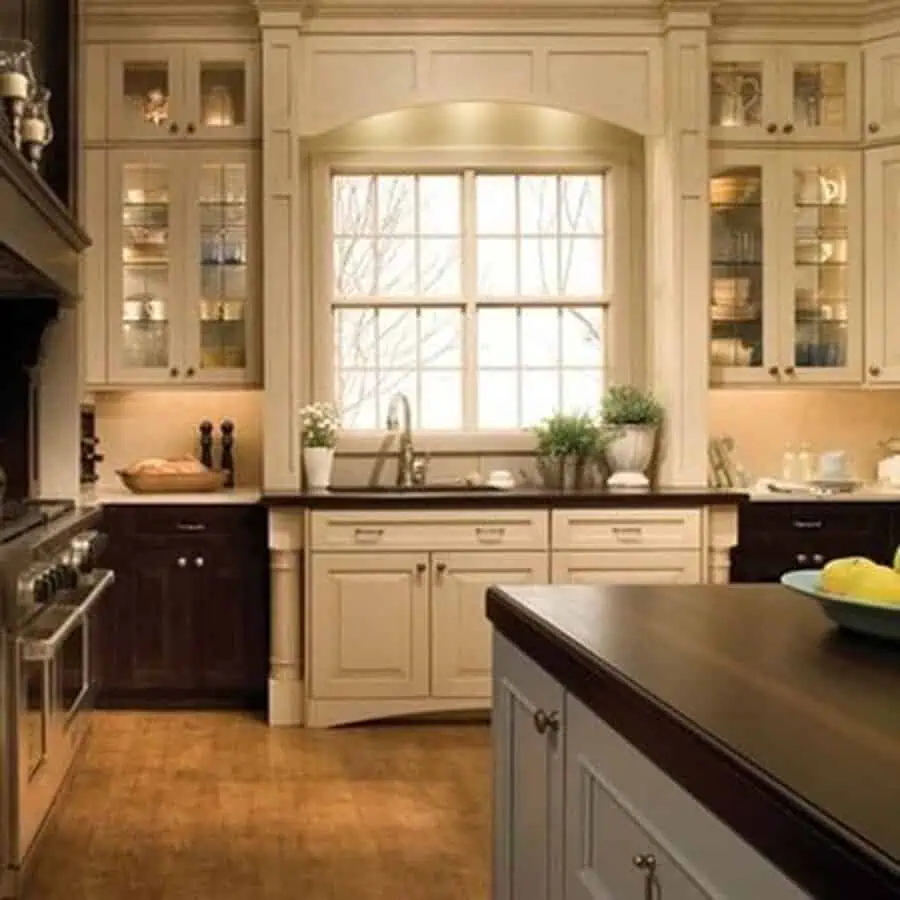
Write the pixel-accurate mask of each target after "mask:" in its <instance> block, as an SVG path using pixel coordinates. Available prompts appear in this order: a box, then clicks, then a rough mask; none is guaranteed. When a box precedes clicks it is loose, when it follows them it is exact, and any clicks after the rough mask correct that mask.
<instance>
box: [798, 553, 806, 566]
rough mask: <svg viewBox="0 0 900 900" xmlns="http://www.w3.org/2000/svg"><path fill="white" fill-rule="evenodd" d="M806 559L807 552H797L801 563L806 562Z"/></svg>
mask: <svg viewBox="0 0 900 900" xmlns="http://www.w3.org/2000/svg"><path fill="white" fill-rule="evenodd" d="M806 559H807V557H806V554H805V553H798V554H797V562H798V563H800V564H801V565H803V563H805V562H806Z"/></svg>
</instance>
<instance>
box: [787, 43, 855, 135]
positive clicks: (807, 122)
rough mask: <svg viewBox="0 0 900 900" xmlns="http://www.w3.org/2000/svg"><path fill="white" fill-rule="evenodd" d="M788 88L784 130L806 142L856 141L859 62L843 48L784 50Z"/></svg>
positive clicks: (853, 54)
mask: <svg viewBox="0 0 900 900" xmlns="http://www.w3.org/2000/svg"><path fill="white" fill-rule="evenodd" d="M782 62H783V65H782V73H783V75H782V81H783V82H784V83H785V86H786V88H787V98H786V103H787V104H790V106H789V108H788V109H786V110H785V111H784V120H785V125H784V126H783V129H782V130H783V131H785V132H786V133H788V134H791V135H793V136H794V137H796V138H801V139H803V138H805V139H807V140H816V141H822V140H859V139H860V134H861V125H862V123H861V116H862V110H861V105H862V103H861V98H860V91H861V88H860V60H859V56H858V54H855V53H853V52H852V51H851V53H848V52H847V51H846V49H844V48H826V49H824V50H819V49H816V48H803V47H792V48H790V49H789V50H785V51H784V56H783V60H782Z"/></svg>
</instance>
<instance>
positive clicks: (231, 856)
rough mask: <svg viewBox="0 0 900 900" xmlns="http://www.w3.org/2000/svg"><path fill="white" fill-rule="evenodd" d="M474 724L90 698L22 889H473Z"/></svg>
mask: <svg viewBox="0 0 900 900" xmlns="http://www.w3.org/2000/svg"><path fill="white" fill-rule="evenodd" d="M489 757H490V732H489V728H488V727H487V726H486V725H430V724H429V725H402V726H401V725H384V726H375V727H365V728H352V729H339V730H333V731H316V732H312V731H304V730H302V729H277V730H270V729H268V728H267V727H266V726H265V725H264V724H262V723H261V722H259V721H257V720H255V719H253V718H250V717H248V716H245V715H242V714H239V713H136V712H116V713H97V716H96V724H95V730H94V735H93V738H92V741H91V744H90V746H89V747H88V748H87V752H86V753H85V754H84V755H83V756H82V757H81V759H80V760H79V762H78V763H77V766H78V768H77V771H76V773H75V776H74V778H73V780H72V783H71V787H70V789H69V792H68V794H67V795H66V797H65V798H64V800H63V802H62V805H61V806H60V807H59V809H58V812H57V815H56V817H55V819H54V822H53V824H52V825H51V827H50V829H49V831H48V833H47V835H46V838H45V840H44V842H43V844H42V846H41V850H40V855H39V857H38V859H37V864H36V866H35V869H34V872H33V875H32V877H31V879H30V884H29V887H28V890H27V892H26V895H25V897H26V900H206V898H210V900H211V898H223V897H227V898H229V900H250V898H253V900H300V898H302V900H351V898H352V900H388V898H390V900H485V898H487V896H488V889H489V887H488V886H489V854H490V837H489V830H490V771H489V769H490V761H489Z"/></svg>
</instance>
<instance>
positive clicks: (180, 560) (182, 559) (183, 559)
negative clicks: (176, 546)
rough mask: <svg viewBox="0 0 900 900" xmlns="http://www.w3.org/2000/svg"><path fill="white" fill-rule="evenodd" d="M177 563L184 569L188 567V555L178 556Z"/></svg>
mask: <svg viewBox="0 0 900 900" xmlns="http://www.w3.org/2000/svg"><path fill="white" fill-rule="evenodd" d="M177 563H178V568H179V569H184V568H186V567H187V557H186V556H179V557H178V560H177Z"/></svg>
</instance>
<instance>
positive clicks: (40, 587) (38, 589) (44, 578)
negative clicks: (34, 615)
mask: <svg viewBox="0 0 900 900" xmlns="http://www.w3.org/2000/svg"><path fill="white" fill-rule="evenodd" d="M54 593H56V589H55V588H54V587H53V579H52V577H51V576H50V573H49V571H48V570H47V569H44V570H43V571H42V572H40V573H39V574H38V575H36V576H35V579H34V602H35V603H49V602H50V601H51V600H52V599H53V595H54Z"/></svg>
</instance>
